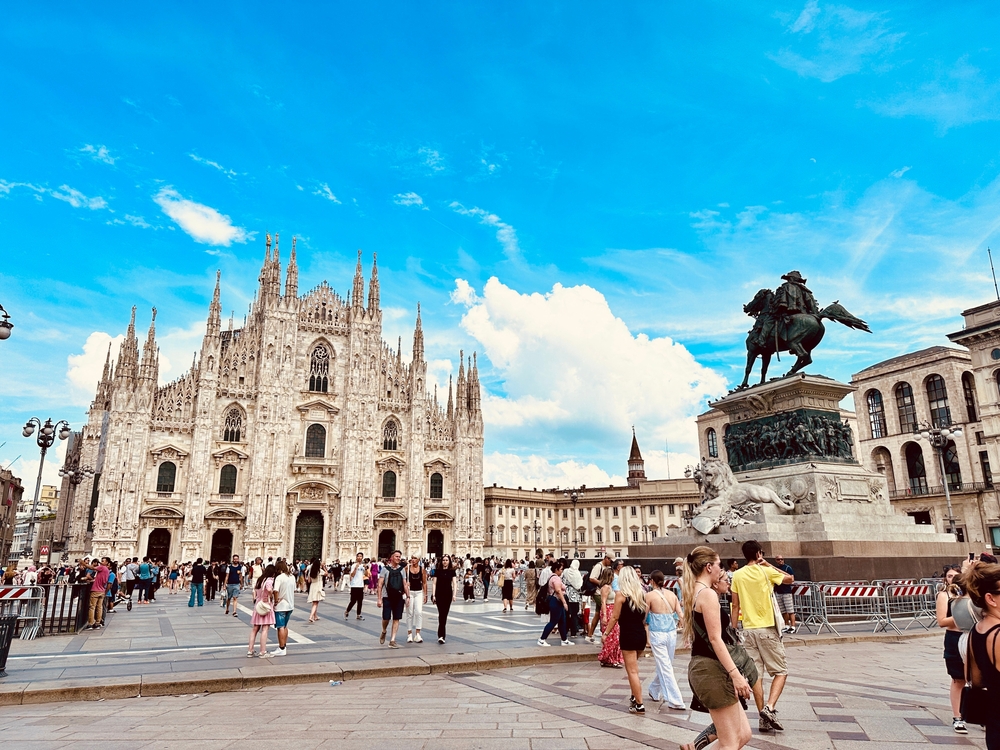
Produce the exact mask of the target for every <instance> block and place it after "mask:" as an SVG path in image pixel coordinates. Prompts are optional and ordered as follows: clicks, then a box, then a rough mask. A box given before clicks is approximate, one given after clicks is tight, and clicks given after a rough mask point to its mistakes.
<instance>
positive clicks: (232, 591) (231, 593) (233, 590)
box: [226, 583, 240, 599]
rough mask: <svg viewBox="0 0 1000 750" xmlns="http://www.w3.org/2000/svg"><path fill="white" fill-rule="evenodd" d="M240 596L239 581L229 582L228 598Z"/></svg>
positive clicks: (227, 585)
mask: <svg viewBox="0 0 1000 750" xmlns="http://www.w3.org/2000/svg"><path fill="white" fill-rule="evenodd" d="M239 596H240V585H239V584H238V583H227V584H226V598H227V599H238V598H239Z"/></svg>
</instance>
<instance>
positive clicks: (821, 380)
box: [636, 374, 968, 580]
mask: <svg viewBox="0 0 1000 750" xmlns="http://www.w3.org/2000/svg"><path fill="white" fill-rule="evenodd" d="M853 390H854V388H853V387H852V386H850V385H847V384H845V383H840V382H838V381H836V380H832V379H830V378H825V377H822V376H816V375H802V374H799V375H794V376H792V377H788V378H782V379H780V380H776V381H771V382H769V383H765V384H763V385H760V386H756V387H754V388H747V389H744V390H741V391H736V392H734V393H731V394H730V395H728V396H726V397H725V398H722V399H720V400H719V401H716V402H715V403H712V404H710V406H711V407H712V408H713V410H716V412H715V413H712V412H710V413H709V415H706V416H707V417H708V419H711V420H712V421H713V422H714V423H719V421H720V416H719V414H718V412H722V413H723V414H725V416H726V417H728V420H727V427H726V428H725V429H726V432H727V439H726V441H725V443H726V447H727V454H728V455H727V456H726V457H727V458H728V460H729V465H730V468H731V469H732V470H733V475H734V477H735V478H736V480H737V481H738V482H739V483H741V484H753V485H760V486H763V487H767V488H769V489H771V490H774V492H776V493H777V494H778V495H779V496H780V497H781V498H784V499H786V500H790V501H792V502H794V508H793V509H792V510H790V511H787V512H786V511H783V510H782V509H780V508H779V507H778V506H776V505H774V504H772V503H764V504H763V505H762V506H761V512H760V513H759V514H758V515H757V516H756V517H755V518H753V519H752V520H753V521H754V523H751V524H747V525H739V526H732V527H731V526H720V527H719V528H718V529H717V530H716V531H715V532H713V533H711V534H707V535H705V534H700V533H698V532H697V531H696V530H695V529H693V528H686V529H683V530H681V531H675V532H671V533H670V534H669V535H668V536H667V537H665V538H664V539H662V542H661V543H660V544H656V545H648V546H646V547H644V548H643V551H642V552H641V554H643V555H644V556H646V555H652V556H655V557H663V558H668V557H673V556H683V555H684V554H686V553H687V552H689V551H690V550H691V548H692V547H694V546H697V545H698V544H708V545H709V546H712V547H714V548H716V550H717V551H718V552H719V554H720V555H721V556H722V557H724V558H725V557H736V558H738V559H742V555H741V554H740V550H739V546H740V543H742V542H743V541H746V540H747V539H756V540H757V541H759V542H761V544H762V545H763V546H764V548H765V553H771V552H781V553H782V554H784V556H785V557H786V559H790V558H791V559H799V560H803V561H808V559H809V558H823V559H827V560H830V559H848V558H865V559H867V560H869V561H872V564H871V565H870V566H868V565H864V566H861V567H863V568H865V569H866V570H867V569H868V567H870V568H871V570H872V572H875V571H877V570H879V569H883V570H884V569H887V568H886V567H885V566H884V565H883V566H880V565H878V564H877V561H878V560H885V559H886V558H893V559H894V560H895V559H896V558H901V559H904V560H911V561H913V564H912V565H911V566H910V567H912V573H911V574H912V575H917V574H929V573H931V572H932V571H933V569H935V568H938V567H940V564H943V563H942V561H948V562H956V563H957V562H959V561H960V560H961V559H962V558H963V557H965V556H966V554H967V551H968V549H967V545H966V544H962V543H958V542H956V541H955V538H954V536H952V535H951V534H942V533H939V532H937V531H936V530H935V529H934V527H932V526H925V525H918V524H916V523H914V521H913V519H912V518H910V517H909V516H905V515H901V514H898V513H896V512H895V509H894V508H893V507H892V505H891V504H890V502H889V492H888V488H887V486H886V481H885V478H884V477H883V476H882V475H881V474H878V473H876V472H872V471H869V470H868V469H866V468H865V467H864V466H862V465H861V464H860V463H859V462H858V461H857V459H856V457H855V456H854V454H853V450H854V440H853V437H852V436H850V434H849V432H847V433H846V434H847V436H848V443H849V444H848V446H846V449H845V445H844V444H843V436H844V434H845V429H846V428H845V427H844V426H843V425H842V422H841V414H840V407H839V405H840V402H841V400H842V399H843V398H844V396H846V395H847V394H848V393H851V392H852V391H853ZM699 421H701V420H699ZM706 421H707V420H706ZM733 435H737V436H740V439H741V442H742V444H737V443H735V442H734V441H733V439H732V436H733ZM720 447H721V446H720ZM636 551H637V552H638V550H636ZM917 558H924V560H923V562H918V561H917ZM932 563H933V566H932ZM806 567H810V568H816V569H817V570H819V569H823V570H824V573H823V575H825V578H826V579H827V580H829V579H831V578H832V577H836V576H834V573H835V572H836V571H837V570H843V571H844V573H845V575H844V576H843V577H844V578H850V577H855V576H857V575H858V572H855V573H854V575H853V576H852V575H847V572H848V571H849V570H856V571H857V570H858V566H857V565H853V564H850V563H845V564H843V565H841V564H838V565H834V566H832V567H831V565H830V564H820V561H819V560H818V559H817V560H816V564H815V565H807V566H806ZM891 567H892V569H893V570H895V571H897V572H895V573H894V574H893V575H897V576H898V575H906V573H905V572H903V571H900V570H899V568H900V567H901V565H900V564H897V562H894V563H893V564H892V566H891ZM902 567H907V566H906V565H902ZM928 568H931V569H928ZM871 577H889V576H888V575H886V576H882V575H875V576H871Z"/></svg>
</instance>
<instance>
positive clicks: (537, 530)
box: [531, 521, 542, 548]
mask: <svg viewBox="0 0 1000 750" xmlns="http://www.w3.org/2000/svg"><path fill="white" fill-rule="evenodd" d="M531 528H533V529H534V530H535V547H536V548H537V547H538V545H539V544H541V543H542V526H541V524H539V523H538V521H532V522H531Z"/></svg>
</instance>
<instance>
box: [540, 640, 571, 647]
mask: <svg viewBox="0 0 1000 750" xmlns="http://www.w3.org/2000/svg"><path fill="white" fill-rule="evenodd" d="M545 645H548V644H545ZM559 645H560V646H575V645H576V644H575V643H573V641H562V642H561V643H560V644H559Z"/></svg>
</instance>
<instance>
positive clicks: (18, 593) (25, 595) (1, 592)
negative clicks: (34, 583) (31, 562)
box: [0, 586, 35, 601]
mask: <svg viewBox="0 0 1000 750" xmlns="http://www.w3.org/2000/svg"><path fill="white" fill-rule="evenodd" d="M34 596H35V595H34V594H32V587H31V586H20V587H18V586H13V587H9V588H8V587H4V588H0V599H4V600H7V601H9V600H11V599H33V598H34Z"/></svg>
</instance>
